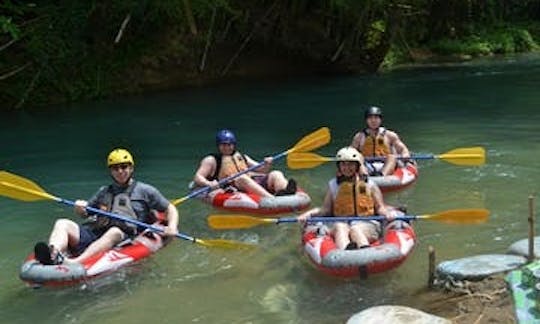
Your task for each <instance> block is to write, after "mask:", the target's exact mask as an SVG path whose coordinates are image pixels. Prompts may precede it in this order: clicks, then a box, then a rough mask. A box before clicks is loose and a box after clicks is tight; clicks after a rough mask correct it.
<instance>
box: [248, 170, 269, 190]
mask: <svg viewBox="0 0 540 324" xmlns="http://www.w3.org/2000/svg"><path fill="white" fill-rule="evenodd" d="M251 179H253V180H254V181H255V182H257V184H258V185H260V186H261V187H263V188H264V190H266V191H268V175H267V174H260V175H254V176H252V177H251Z"/></svg>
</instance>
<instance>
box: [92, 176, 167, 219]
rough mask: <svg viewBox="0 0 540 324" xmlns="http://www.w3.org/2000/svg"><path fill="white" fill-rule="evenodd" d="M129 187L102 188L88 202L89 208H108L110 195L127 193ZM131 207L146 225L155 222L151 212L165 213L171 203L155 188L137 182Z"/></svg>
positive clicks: (131, 196)
mask: <svg viewBox="0 0 540 324" xmlns="http://www.w3.org/2000/svg"><path fill="white" fill-rule="evenodd" d="M128 188H129V187H120V186H118V185H117V184H111V185H109V186H103V187H101V188H100V189H99V190H98V192H97V193H96V194H95V195H94V196H93V197H92V198H90V200H88V206H91V207H94V208H100V207H101V206H103V205H105V206H108V204H110V203H111V202H110V201H109V199H110V198H109V199H108V195H109V194H112V195H117V194H120V193H127V191H128ZM130 201H131V206H132V207H133V210H134V211H135V213H136V214H137V218H138V219H139V220H140V221H142V222H145V223H150V222H152V221H153V216H152V213H151V211H152V210H157V211H158V212H164V211H166V210H167V207H168V206H169V201H168V200H167V199H166V198H165V197H163V195H162V194H161V193H160V192H159V191H158V190H157V189H156V188H155V187H153V186H151V185H149V184H146V183H144V182H140V181H136V182H135V187H133V189H132V192H131V195H130Z"/></svg>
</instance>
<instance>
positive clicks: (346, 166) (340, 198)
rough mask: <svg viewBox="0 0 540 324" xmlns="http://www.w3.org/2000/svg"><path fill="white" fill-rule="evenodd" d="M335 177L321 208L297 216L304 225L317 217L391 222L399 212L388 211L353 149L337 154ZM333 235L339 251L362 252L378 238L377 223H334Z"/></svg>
mask: <svg viewBox="0 0 540 324" xmlns="http://www.w3.org/2000/svg"><path fill="white" fill-rule="evenodd" d="M336 161H337V173H336V177H335V178H332V179H331V180H330V181H329V182H328V189H327V191H326V195H325V197H324V202H323V205H322V207H318V208H313V209H311V210H308V211H306V212H304V213H302V214H301V215H299V216H298V218H297V219H298V221H299V222H300V223H301V224H305V223H306V221H307V219H309V218H310V217H314V216H373V215H382V216H385V217H386V219H387V220H388V221H392V220H393V219H394V218H395V217H396V216H397V212H396V211H395V210H393V209H390V208H387V207H386V205H385V204H384V201H383V197H382V194H381V191H380V189H379V187H378V186H377V185H376V184H375V183H373V182H371V181H369V178H368V176H367V169H366V167H365V166H364V157H363V156H362V154H361V153H360V152H358V150H357V149H355V148H353V147H350V146H348V147H344V148H342V149H340V150H339V151H338V152H337V154H336ZM333 224H334V226H333V229H332V234H333V236H334V240H335V242H336V246H337V247H338V248H339V249H342V250H343V249H347V250H353V249H356V248H363V247H367V246H369V244H370V243H371V242H373V241H375V240H377V239H378V238H379V236H380V235H381V223H380V222H378V221H353V222H348V223H345V222H334V223H333Z"/></svg>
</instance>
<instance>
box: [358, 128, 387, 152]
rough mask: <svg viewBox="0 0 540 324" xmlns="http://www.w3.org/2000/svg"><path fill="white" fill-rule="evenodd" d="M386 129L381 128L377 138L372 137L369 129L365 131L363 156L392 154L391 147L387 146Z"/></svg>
mask: <svg viewBox="0 0 540 324" xmlns="http://www.w3.org/2000/svg"><path fill="white" fill-rule="evenodd" d="M385 133H386V129H385V128H384V127H379V129H378V130H377V134H376V135H375V136H373V135H371V134H370V133H369V131H368V129H367V128H366V129H364V145H363V146H362V154H363V155H364V156H387V155H388V154H390V147H389V146H388V145H386V141H385V140H384V135H385Z"/></svg>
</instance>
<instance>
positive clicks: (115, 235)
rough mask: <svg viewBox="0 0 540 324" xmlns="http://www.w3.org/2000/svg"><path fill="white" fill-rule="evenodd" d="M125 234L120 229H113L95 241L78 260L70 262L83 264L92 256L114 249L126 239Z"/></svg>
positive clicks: (74, 259)
mask: <svg viewBox="0 0 540 324" xmlns="http://www.w3.org/2000/svg"><path fill="white" fill-rule="evenodd" d="M124 236H125V234H124V232H122V230H121V229H119V228H118V227H111V228H109V229H108V230H107V232H105V234H103V235H102V236H101V237H100V238H99V239H97V240H96V241H94V242H93V243H92V244H90V246H88V248H86V250H84V252H83V253H81V255H79V256H78V257H76V258H73V259H70V260H69V262H83V261H84V260H86V259H88V258H89V257H90V256H92V255H94V254H96V253H98V252H102V251H105V250H108V249H110V248H111V247H113V246H114V245H115V244H116V243H118V242H120V241H122V240H123V239H124Z"/></svg>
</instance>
